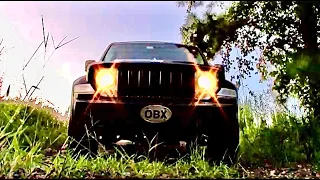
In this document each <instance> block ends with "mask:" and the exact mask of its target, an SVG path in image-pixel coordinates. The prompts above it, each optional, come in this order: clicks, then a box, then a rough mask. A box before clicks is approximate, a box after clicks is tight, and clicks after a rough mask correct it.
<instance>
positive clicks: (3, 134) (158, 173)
mask: <svg viewBox="0 0 320 180" xmlns="http://www.w3.org/2000/svg"><path fill="white" fill-rule="evenodd" d="M0 110H1V111H0V127H1V129H0V151H1V153H0V177H1V176H3V177H5V178H133V177H136V178H244V177H247V176H250V175H249V174H250V173H249V167H252V166H264V165H265V164H266V163H268V164H271V165H272V166H281V167H284V166H290V164H292V163H301V162H310V163H312V164H313V165H314V166H315V167H317V164H318V163H317V162H318V161H319V160H320V148H318V147H320V146H318V145H320V143H319V144H317V143H318V141H317V140H316V138H311V137H317V135H320V131H319V130H317V128H316V127H318V126H315V127H314V128H312V132H311V133H313V134H312V136H311V137H310V136H308V134H307V133H310V126H308V125H307V124H308V123H306V119H303V118H297V117H295V116H293V115H290V114H288V113H285V112H278V113H275V114H273V115H272V122H273V124H272V125H267V123H266V120H265V119H264V117H257V116H255V114H254V113H253V111H252V109H251V108H250V106H243V107H242V108H241V110H240V120H239V122H240V127H241V139H240V152H239V160H238V164H237V165H235V166H233V167H227V166H225V165H224V164H220V165H216V166H210V165H209V164H208V162H206V161H205V160H204V158H203V154H202V153H201V151H194V152H193V153H192V155H191V157H190V159H189V160H185V159H184V158H181V159H180V160H178V161H177V162H175V163H171V164H168V163H165V162H157V161H153V162H150V161H149V159H148V157H141V158H140V161H136V160H135V159H137V157H134V156H131V157H129V156H127V155H123V154H121V153H120V151H119V152H118V153H115V154H113V155H108V156H104V155H101V156H98V157H97V158H87V157H85V156H81V157H79V158H78V159H74V158H72V157H71V156H70V153H69V152H68V151H66V150H63V149H61V147H62V145H63V144H65V143H67V141H68V138H67V122H66V121H60V120H59V119H57V118H56V117H54V116H52V113H51V112H50V109H45V108H40V107H39V106H34V105H32V104H23V103H20V102H6V101H2V102H0ZM255 119H258V123H256V121H255ZM318 129H319V128H318ZM310 153H311V154H312V156H310V155H308V154H310ZM308 156H310V157H309V159H308Z"/></svg>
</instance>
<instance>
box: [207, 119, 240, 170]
mask: <svg viewBox="0 0 320 180" xmlns="http://www.w3.org/2000/svg"><path fill="white" fill-rule="evenodd" d="M218 132H219V133H218V134H215V133H212V134H210V135H209V137H208V145H207V150H206V154H207V156H208V159H209V162H210V163H215V164H220V162H223V163H224V164H226V165H228V166H231V165H234V164H235V163H236V161H237V155H238V149H239V125H238V123H237V121H233V122H232V123H224V126H223V128H221V129H220V131H218Z"/></svg>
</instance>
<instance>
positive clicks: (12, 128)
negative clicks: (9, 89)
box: [0, 101, 67, 148]
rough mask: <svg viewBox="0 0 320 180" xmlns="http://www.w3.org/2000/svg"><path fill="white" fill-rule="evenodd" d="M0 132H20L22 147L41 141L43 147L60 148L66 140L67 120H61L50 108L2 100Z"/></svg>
mask: <svg viewBox="0 0 320 180" xmlns="http://www.w3.org/2000/svg"><path fill="white" fill-rule="evenodd" d="M0 110H1V111H0V128H1V129H0V132H2V133H12V132H17V131H23V133H20V136H21V137H19V143H20V146H22V147H28V146H33V145H35V143H40V144H41V147H42V148H58V147H59V146H61V145H62V144H63V143H64V141H65V140H66V137H67V135H66V129H67V128H66V122H62V121H59V120H58V119H57V118H56V117H53V116H52V113H51V112H50V111H49V110H48V109H40V108H39V107H36V106H33V105H31V104H22V103H15V102H5V101H1V102H0Z"/></svg>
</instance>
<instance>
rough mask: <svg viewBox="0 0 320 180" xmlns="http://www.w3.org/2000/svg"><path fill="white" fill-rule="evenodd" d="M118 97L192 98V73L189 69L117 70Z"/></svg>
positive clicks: (128, 68)
mask: <svg viewBox="0 0 320 180" xmlns="http://www.w3.org/2000/svg"><path fill="white" fill-rule="evenodd" d="M118 70H119V73H118V96H119V97H133V96H134V97H141V98H143V97H148V98H193V97H194V71H193V70H190V68H187V69H184V68H178V69H177V68H176V69H169V68H156V69H153V68H137V67H136V68H130V67H127V68H119V69H118Z"/></svg>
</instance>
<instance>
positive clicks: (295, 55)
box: [181, 1, 320, 117]
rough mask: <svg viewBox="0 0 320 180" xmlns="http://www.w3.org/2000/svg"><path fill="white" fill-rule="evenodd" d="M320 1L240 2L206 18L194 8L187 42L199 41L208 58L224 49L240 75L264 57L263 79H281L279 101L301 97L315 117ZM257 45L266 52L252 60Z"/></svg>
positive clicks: (277, 87) (259, 65) (317, 113)
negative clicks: (236, 51)
mask: <svg viewBox="0 0 320 180" xmlns="http://www.w3.org/2000/svg"><path fill="white" fill-rule="evenodd" d="M319 5H320V2H318V1H239V2H235V3H233V5H232V6H231V7H230V8H229V9H228V10H227V11H226V13H225V14H222V15H219V16H218V15H215V14H214V13H208V12H207V13H206V15H205V16H204V18H203V19H200V18H199V17H196V16H195V15H194V14H193V13H192V12H190V13H189V17H190V18H188V19H189V20H188V23H186V24H185V25H184V26H183V27H182V28H181V34H182V36H183V41H184V43H187V44H193V45H197V46H198V47H199V48H200V49H201V50H202V51H203V52H205V53H207V56H208V58H212V57H214V55H215V54H216V53H217V52H219V51H220V54H221V55H222V58H223V63H224V64H225V66H226V70H227V71H228V70H229V69H230V66H231V65H232V64H233V63H234V62H236V63H237V64H238V68H239V71H240V73H241V74H240V76H239V78H244V77H246V75H249V74H250V71H252V70H253V68H252V66H253V61H258V62H257V68H258V70H259V72H260V73H261V76H262V78H263V79H266V78H267V77H274V78H275V83H274V89H275V90H277V91H278V92H279V97H278V100H279V102H281V103H284V102H285V101H286V99H287V97H288V96H290V95H295V96H296V97H298V98H299V100H300V101H301V103H302V105H303V106H304V107H306V108H307V109H308V110H309V112H310V113H309V114H310V115H312V114H313V113H314V115H315V116H319V117H320V111H319V110H317V108H316V107H318V106H319V105H320V104H319V103H320V96H319V95H320V94H319V91H318V89H320V85H319V83H318V82H319V80H320V78H319V77H320V71H319V68H320V56H319V55H320V54H319V38H320V37H319V30H320V26H319V24H320V16H319V7H320V6H319ZM195 36H196V37H195ZM231 47H237V48H239V49H240V50H241V55H239V56H238V57H236V59H231V58H230V52H231ZM256 48H259V49H260V50H261V56H260V57H259V58H256V59H255V57H253V56H252V57H249V58H248V57H247V56H248V55H249V54H250V53H252V52H254V51H255V50H256ZM243 57H244V58H243ZM250 58H251V59H250ZM268 66H269V67H270V66H272V67H273V68H274V70H272V71H271V70H268ZM312 112H313V113H312Z"/></svg>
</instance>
